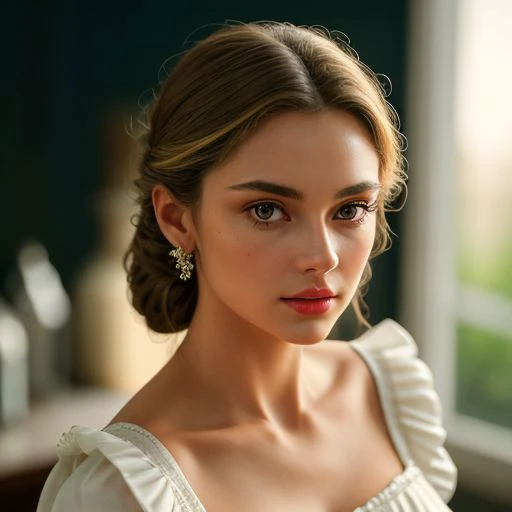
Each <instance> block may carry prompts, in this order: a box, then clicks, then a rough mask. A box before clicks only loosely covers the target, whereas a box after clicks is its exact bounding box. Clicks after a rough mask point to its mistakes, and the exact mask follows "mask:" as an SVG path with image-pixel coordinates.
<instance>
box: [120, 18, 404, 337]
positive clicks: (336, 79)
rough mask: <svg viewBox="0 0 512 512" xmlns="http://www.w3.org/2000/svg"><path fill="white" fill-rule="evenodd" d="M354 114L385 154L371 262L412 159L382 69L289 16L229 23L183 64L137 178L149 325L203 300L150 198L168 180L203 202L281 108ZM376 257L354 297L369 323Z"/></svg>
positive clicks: (191, 200) (173, 320) (184, 320)
mask: <svg viewBox="0 0 512 512" xmlns="http://www.w3.org/2000/svg"><path fill="white" fill-rule="evenodd" d="M324 109H339V110H343V111H348V112H350V113H351V114H353V115H354V116H355V117H357V118H358V119H359V120H361V121H362V122H363V123H364V125H365V126H366V127H367V128H368V131H369V134H370V135H371V137H372V139H373V142H374V144H375V148H376V150H377V153H378V156H379V163H380V166H379V179H380V183H381V185H382V192H381V194H380V197H379V206H378V210H377V228H376V238H375V243H374V246H373V249H372V251H371V255H370V259H371V258H374V257H375V256H377V255H378V254H380V253H382V252H383V251H385V250H386V249H387V247H388V246H389V242H390V238H389V226H388V224H387V222H386V219H385V216H384V213H385V211H386V209H387V208H388V207H389V205H390V204H391V203H392V201H393V199H394V198H395V197H396V196H397V194H398V193H399V192H400V190H401V188H402V186H403V183H404V175H403V164H404V159H403V156H402V152H401V149H402V148H401V143H402V137H401V135H400V133H399V131H398V119H397V116H396V114H395V111H394V110H393V109H392V107H391V106H390V105H389V104H388V103H387V101H386V100H385V94H384V91H383V87H382V85H381V83H380V82H379V80H378V78H377V76H376V75H375V74H374V73H373V72H372V71H370V70H369V69H368V68H367V67H366V66H365V65H364V64H362V63H361V62H360V61H359V59H358V57H357V55H356V54H355V52H354V51H353V50H352V49H351V48H350V47H349V46H348V44H346V43H344V42H343V41H340V40H336V38H335V37H334V36H333V35H332V34H330V33H329V32H328V31H326V30H324V29H319V28H309V27H296V26H293V25H291V24H288V23H285V24H281V23H273V22H264V23H249V24H239V25H234V26H225V27H223V28H221V29H219V30H218V31H216V32H215V33H213V34H212V35H210V36H209V37H207V38H206V39H203V40H202V41H200V42H199V43H197V44H196V45H195V46H194V47H193V48H192V49H190V50H189V51H188V52H187V53H186V54H185V55H184V56H182V57H181V59H180V60H179V61H178V62H177V64H176V65H175V67H174V69H173V70H172V72H171V73H170V74H169V76H168V77H167V79H166V80H165V81H164V82H163V83H162V85H161V88H160V90H159V93H158V95H157V97H156V99H155V100H154V102H153V103H152V104H151V105H150V107H149V109H148V111H147V116H148V118H147V123H146V128H147V129H146V130H145V132H144V133H143V135H142V137H141V142H142V156H141V161H140V166H139V174H138V178H137V179H136V181H135V185H136V189H137V194H138V198H137V200H138V206H139V213H138V214H137V215H136V217H135V218H134V224H135V228H136V229H135V234H134V237H133V240H132V242H131V244H130V246H129V249H128V251H127V253H126V255H125V260H124V262H125V268H126V270H127V274H128V283H129V288H130V292H131V299H132V303H133V306H134V307H135V309H136V310H137V311H138V312H139V313H141V314H142V315H143V316H144V317H145V319H146V322H147V325H148V327H149V328H150V329H152V330H154V331H156V332H160V333H172V332H177V331H180V330H183V329H186V328H187V327H188V326H189V324H190V321H191V319H192V316H193V314H194V310H195V307H196V302H197V295H198V292H197V286H198V283H197V277H196V275H197V274H196V272H193V273H192V278H191V279H190V280H188V281H186V282H184V281H182V280H180V279H179V270H177V269H175V266H174V264H173V262H171V261H170V257H169V251H170V250H171V249H172V248H173V247H172V246H171V245H170V244H169V242H168V241H167V240H166V239H165V237H164V236H163V235H162V233H161V231H160V228H159V226H158V223H157V221H156V218H155V214H154V210H153V204H152V199H151V193H152V189H153V188H154V187H155V185H158V184H163V185H164V186H165V187H167V189H168V190H169V191H170V192H171V193H172V194H173V196H174V197H175V198H176V199H177V200H178V201H180V202H181V203H182V204H183V205H186V206H190V207H192V208H193V207H195V206H197V205H198V203H199V201H200V198H201V184H202V180H203V178H204V176H205V173H207V172H210V171H211V170H213V169H214V168H215V167H216V166H218V165H220V164H221V163H222V162H223V161H224V160H225V159H226V158H227V157H228V156H229V155H230V154H231V153H232V152H233V150H234V149H235V148H237V146H239V145H240V144H241V143H242V142H243V141H244V140H245V139H246V138H247V137H248V136H249V135H251V134H252V133H253V132H254V131H255V130H256V129H257V128H258V126H259V124H260V123H261V122H262V121H263V120H266V119H269V118H270V117H271V116H276V115H279V114H281V113H285V112H290V111H295V112H304V113H308V112H318V111H321V110H324ZM370 277H371V269H370V265H369V263H368V264H367V265H366V268H365V270H364V273H363V277H362V279H361V283H360V286H359V288H358V291H357V293H356V295H355V296H354V298H353V301H352V306H353V307H354V310H355V313H356V315H357V317H358V319H359V320H360V321H361V322H362V323H364V324H365V325H367V322H366V320H365V317H364V314H363V311H364V308H365V304H364V302H363V295H364V293H365V292H366V288H367V284H368V282H369V280H370Z"/></svg>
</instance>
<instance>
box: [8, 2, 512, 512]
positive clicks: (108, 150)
mask: <svg viewBox="0 0 512 512" xmlns="http://www.w3.org/2000/svg"><path fill="white" fill-rule="evenodd" d="M324 4H325V5H322V3H320V4H318V3H317V4H308V3H306V2H291V1H283V2H281V3H279V4H278V3H277V2H271V1H267V0H261V1H260V2H257V3H250V4H248V3H239V2H235V1H234V0H221V1H218V2H216V3H211V2H206V1H205V0H199V1H196V2H189V3H173V2H164V1H160V0H150V1H148V2H146V3H144V4H143V3H139V4H138V5H134V6H133V7H132V6H129V5H127V4H126V3H125V2H120V1H117V0H113V1H111V2H97V1H95V0H90V1H88V2H78V1H77V0H68V1H64V0H53V1H52V0H49V1H47V2H39V1H36V0H18V1H15V0H7V1H6V2H3V3H2V7H0V38H1V39H2V47H3V48H4V49H5V50H6V51H5V52H4V61H3V73H2V79H1V81H0V87H1V89H0V91H1V92H2V98H4V101H3V110H4V122H3V124H2V127H1V130H2V136H1V137H0V148H1V150H0V185H1V186H0V219H1V221H0V233H1V237H0V508H1V510H5V511H7V510H19V511H21V510H34V509H35V503H36V502H37V496H38V494H39V492H40V489H41V486H42V483H43V481H44V479H45V478H46V476H47V474H48V471H49V468H50V467H51V466H52V464H53V463H54V462H55V443H56V441H57V439H58V436H59V435H60V433H61V432H64V431H67V430H68V429H69V427H70V426H71V425H73V424H80V423H83V424H87V425H91V426H98V427H100V426H102V425H103V424H105V423H106V422H107V421H108V420H109V419H110V418H111V417H112V416H113V414H114V413H115V412H116V410H117V409H118V408H119V407H120V406H121V405H122V404H123V403H124V402H125V401H126V400H127V398H128V397H129V396H130V394H131V393H133V392H134V391H135V390H136V389H138V388H139V387H140V386H141V385H142V384H143V383H144V382H145V381H146V380H148V379H149V378H150V377H151V376H152V375H153V374H154V373H155V372H156V371H157V370H158V369H159V368H160V367H161V366H162V365H163V364H164V363H165V361H166V360H167V359H168V358H169V357H170V356H171V355H172V353H173V351H174V350H175V349H176V347H177V345H178V344H179V341H180V340H179V337H176V338H172V339H167V338H163V337H161V336H157V335H155V334H154V333H148V331H147V330H146V329H145V327H144V325H143V323H142V321H141V319H140V318H138V316H137V315H136V314H135V313H134V312H133V311H132V310H131V309H130V307H129V305H128V302H127V299H126V285H125V276H124V273H123V269H122V264H121V260H122V256H123V252H124V250H125V248H126V246H127V244H128V242H129V240H130V234H131V226H130V223H129V218H130V216H131V214H132V213H133V212H134V210H133V204H132V202H131V197H132V196H131V190H130V180H131V178H132V177H133V173H134V164H135V163H136V151H137V149H136V147H135V145H134V143H133V140H132V139H131V138H130V137H129V136H128V135H127V127H129V126H130V122H131V119H132V118H133V116H136V115H137V114H138V109H139V104H140V103H144V102H147V100H148V98H149V97H151V94H152V88H153V87H154V86H156V85H157V83H158V82H159V81H160V80H161V79H162V78H163V77H165V74H166V72H167V71H168V70H169V69H171V68H172V65H173V63H174V62H175V61H176V58H177V57H178V56H179V54H180V53H181V52H183V51H184V50H186V49H187V48H188V47H190V45H191V44H192V43H193V42H194V41H195V40H198V39H201V38H202V37H204V36H206V35H207V34H208V33H210V32H211V31H212V30H213V29H214V28H215V24H218V23H222V22H224V21H225V20H237V21H243V22H247V21H253V20H263V19H269V20H277V21H290V22H292V23H295V24H307V25H322V26H325V27H327V28H329V29H331V30H334V29H335V30H339V31H341V32H343V33H345V34H347V35H348V36H349V37H350V40H351V44H352V46H353V47H354V48H355V49H356V50H357V52H358V53H359V55H360V57H361V59H362V60H363V61H364V62H365V63H366V64H368V65H369V66H370V67H371V68H372V69H373V70H374V71H376V72H377V73H382V74H385V75H387V76H388V77H389V78H390V79H391V82H392V84H393V88H392V92H391V95H390V96H389V98H388V100H389V101H390V102H391V103H392V104H393V106H394V107H395V109H396V110H397V112H398V114H399V116H400V118H401V120H402V130H403V132H404V133H405V135H406V136H407V138H408V141H409V149H408V151H407V158H408V161H409V167H410V169H409V173H410V178H409V199H408V203H407V206H406V207H405V208H404V209H403V210H402V211H401V212H400V213H397V214H392V215H390V217H389V220H390V225H391V227H392V230H393V232H394V233H395V234H396V237H394V242H393V247H392V249H391V250H390V251H388V252H387V253H386V254H385V255H383V256H381V257H380V259H379V260H377V261H376V262H375V264H374V279H373V281H372V286H371V288H370V292H369V294H368V296H367V299H368V300H367V302H368V303H369V306H370V308H371V312H372V313H371V321H372V323H377V322H378V321H380V320H382V319H384V318H386V317H391V318H395V319H397V320H398V321H400V322H401V323H403V324H404V325H405V326H406V327H407V328H408V329H409V330H410V331H411V333H412V334H413V335H414V337H415V338H416V340H417V341H418V344H419V347H420V355H421V357H422V358H423V359H424V360H425V361H426V362H427V364H428V365H429V366H430V368H431V369H432V372H433V374H434V378H435V383H436V387H437V389H438V392H439V394H440V397H441V401H442V405H443V412H444V419H445V425H446V427H447V430H448V449H449V451H450V453H451V454H452V455H453V457H454V459H455V462H456V463H457V465H458V466H459V472H460V483H459V486H458V488H457V492H456V495H455V497H454V498H453V500H452V502H451V507H452V508H453V510H455V511H465V512H466V511H469V512H472V511H486V512H493V511H505V510H512V486H511V485H510V483H511V482H512V197H511V193H510V190H511V189H512V172H511V171H512V99H511V95H510V92H509V89H510V84H511V83H512V71H511V67H510V65H509V62H510V51H511V50H512V30H511V28H512V26H511V20H512V2H510V1H508V0H446V1H443V0H431V1H428V0H410V1H406V0H388V2H381V1H379V0H360V1H358V2H354V1H348V0H345V1H343V0H342V1H338V2H324ZM352 331H353V319H352V318H351V316H350V315H347V318H346V321H345V322H342V323H340V326H339V328H338V329H337V332H336V333H335V334H336V335H337V336H341V337H346V336H350V335H351V333H352ZM141 354H143V355H141Z"/></svg>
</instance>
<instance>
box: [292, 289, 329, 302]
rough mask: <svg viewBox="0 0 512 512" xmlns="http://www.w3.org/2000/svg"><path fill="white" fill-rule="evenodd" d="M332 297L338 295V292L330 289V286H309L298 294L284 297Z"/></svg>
mask: <svg viewBox="0 0 512 512" xmlns="http://www.w3.org/2000/svg"><path fill="white" fill-rule="evenodd" d="M332 297H336V294H335V293H334V292H333V291H331V290H329V288H308V289H307V290H302V291H301V292H299V293H297V294H296V295H291V296H290V297H284V299H285V300H287V299H329V298H332Z"/></svg>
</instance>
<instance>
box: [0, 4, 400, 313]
mask: <svg viewBox="0 0 512 512" xmlns="http://www.w3.org/2000/svg"><path fill="white" fill-rule="evenodd" d="M126 5H128V3H125V2H120V1H119V0H113V1H110V2H107V1H104V2H97V1H87V2H86V1H81V2H78V1H77V0H68V1H66V0H53V1H48V2H39V1H38V0H18V1H13V0H9V1H8V2H7V3H6V4H4V7H3V8H2V9H3V11H5V15H3V16H2V23H3V26H2V31H1V32H2V34H1V35H0V37H1V38H2V39H5V41H2V43H5V44H2V47H4V48H8V56H7V59H6V61H5V64H4V66H5V67H4V69H3V73H2V83H1V85H0V87H1V89H0V91H1V92H2V99H3V108H4V113H6V117H5V118H4V122H3V123H2V127H1V130H2V136H1V154H2V156H1V158H2V160H1V161H0V165H1V167H0V172H1V178H0V180H1V181H0V183H1V187H0V219H1V225H2V229H1V246H0V288H1V287H2V283H3V281H4V279H5V274H6V272H7V269H8V268H9V266H11V265H12V263H13V259H14V256H15V251H16V249H17V247H18V246H19V244H20V243H21V242H22V240H23V239H25V238H26V237H30V236H33V237H36V238H38V239H39V240H41V241H42V242H43V243H44V244H45V245H46V246H47V247H48V249H49V252H50V256H51V259H52V260H53V262H54V263H55V264H56V266H57V267H58V268H59V269H60V271H61V273H62V275H63V277H64V282H65V284H66V285H68V286H69V284H70V283H71V282H72V280H73V277H74V275H75V273H76V271H77V269H78V268H79V265H80V263H81V262H82V261H83V260H84V259H85V258H86V257H87V256H88V255H89V254H90V253H91V252H92V251H93V250H94V246H95V244H96V225H95V219H94V216H93V212H92V207H91V204H92V198H93V197H94V194H95V192H96V191H97V190H98V189H99V188H100V187H101V185H102V183H103V179H104V178H103V176H104V172H105V169H104V168H103V167H104V159H103V157H102V155H101V144H102V137H104V133H102V132H101V130H100V128H99V127H100V126H101V123H102V122H103V120H104V116H105V113H106V111H107V110H108V109H110V108H111V106H112V105H113V104H121V103H122V104H131V105H135V104H136V102H137V99H138V97H139V95H140V94H141V92H142V91H144V90H146V89H148V88H151V87H152V86H153V85H154V84H155V83H156V82H157V72H158V69H159V67H160V65H161V64H162V62H163V61H164V60H165V59H166V58H168V57H169V56H171V55H173V54H176V53H177V52H179V51H181V50H182V49H183V46H182V43H183V41H184V40H185V38H186V37H187V35H188V34H190V33H191V32H192V31H193V30H195V29H197V28H198V27H200V26H203V25H205V24H209V23H219V22H222V21H224V20H225V19H235V20H240V21H251V20H261V19H272V20H280V21H291V22H294V23H298V24H319V25H324V26H326V27H328V28H330V29H337V30H341V31H342V32H344V33H346V34H348V35H349V36H350V38H351V41H352V44H353V46H354V47H355V48H356V50H357V51H358V53H359V54H360V56H361V58H362V59H363V60H364V61H365V62H366V63H367V64H369V65H370V66H371V67H372V68H373V69H374V70H375V71H377V72H381V73H385V74H387V75H388V76H390V77H391V79H392V81H393V93H392V96H391V98H390V100H391V102H392V103H393V104H394V106H395V107H396V108H397V110H398V112H399V114H401V115H402V116H403V104H404V101H403V99H404V89H405V84H404V67H405V62H404V61H405V38H406V34H405V31H406V17H407V13H406V1H405V0H392V1H388V2H382V1H380V0H366V1H358V2H343V1H338V2H329V3H328V4H326V5H321V4H320V3H314V2H313V3H311V2H292V1H288V2H275V1H268V0H261V1H259V2H254V3H246V2H234V1H223V2H216V3H213V2H207V1H205V0H202V1H198V2H188V3H187V2H180V3H174V2H170V1H167V2H164V1H153V2H151V1H150V2H146V3H143V2H138V3H133V4H132V5H134V7H126ZM202 34H205V31H204V30H203V31H199V32H198V36H199V35H202ZM392 226H393V228H394V230H395V232H399V231H400V226H399V224H398V221H397V220H396V219H392ZM398 268H399V261H398V244H395V247H394V248H393V250H392V251H391V252H389V253H388V254H387V255H385V256H384V257H382V258H381V259H380V260H379V262H378V263H377V264H376V266H375V273H374V274H375V280H374V283H373V286H372V288H371V291H370V294H369V302H370V304H371V306H372V311H373V316H372V320H374V321H376V320H378V319H380V318H383V317H385V316H395V315H396V303H397V301H396V291H395V290H396V280H397V272H398ZM382 298H384V300H382Z"/></svg>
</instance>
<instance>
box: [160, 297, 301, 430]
mask: <svg viewBox="0 0 512 512" xmlns="http://www.w3.org/2000/svg"><path fill="white" fill-rule="evenodd" d="M305 365H307V361H306V358H305V357H304V347H302V346H299V345H294V344H291V343H288V342H286V341H283V340H279V339H274V338H272V337H271V336H270V335H269V334H268V333H265V332H263V331H262V330H261V329H259V328H257V327H255V326H253V325H251V324H249V323H248V322H246V321H244V320H242V319H240V318H239V317H238V316H236V315H235V314H234V313H233V312H232V311H228V310H226V308H225V307H224V309H223V308H222V306H220V307H209V308H205V307H200V306H198V308H197V310H196V314H195V315H194V319H193V321H192V323H191V325H190V328H189V330H188V333H187V336H186V337H185V339H184V341H183V343H182V345H181V347H180V349H179V350H178V351H177V353H176V355H175V356H174V358H173V360H171V362H170V364H169V376H170V378H171V379H172V380H173V381H174V380H175V379H176V381H175V382H176V385H178V383H179V386H180V388H181V389H184V388H183V387H181V386H186V387H187V388H186V389H188V392H187V396H189V398H191V395H192V396H193V400H194V410H197V411H199V408H201V409H204V410H205V411H206V412H208V411H210V412H212V413H213V415H212V416H213V417H215V418H216V421H217V422H219V423H220V424H222V423H225V424H230V423H231V424H239V423H240V422H246V421H258V420H259V421H267V422H270V423H272V424H274V426H276V427H282V428H287V429H293V428H298V427H299V426H300V423H301V418H302V416H303V413H304V411H305V410H307V408H308V405H307V404H308V396H306V395H307V393H305V389H306V385H305V384H306V382H305V379H304V378H303V374H304V372H305V368H304V366H305ZM205 411H203V414H204V413H205Z"/></svg>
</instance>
